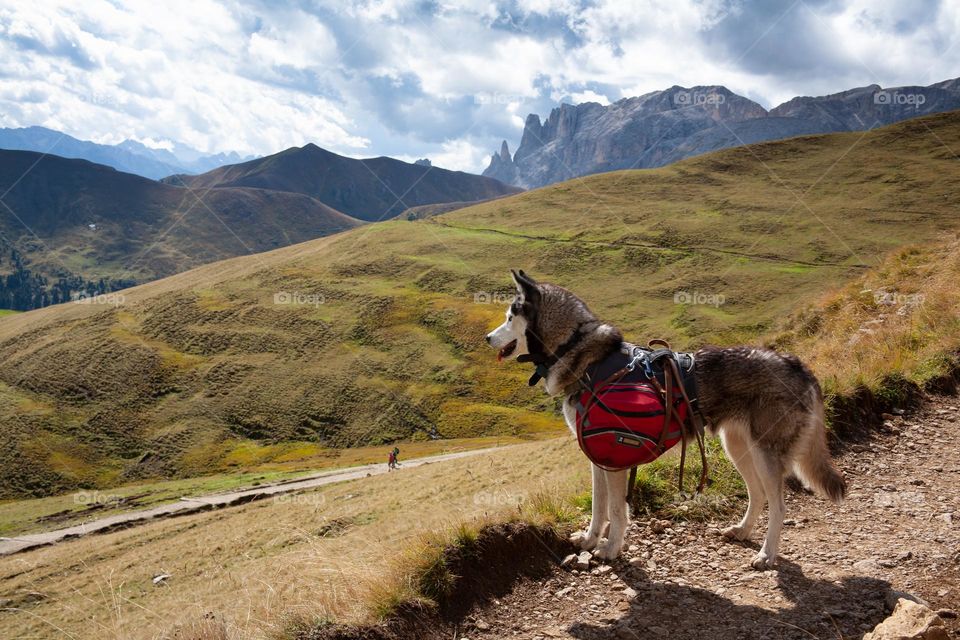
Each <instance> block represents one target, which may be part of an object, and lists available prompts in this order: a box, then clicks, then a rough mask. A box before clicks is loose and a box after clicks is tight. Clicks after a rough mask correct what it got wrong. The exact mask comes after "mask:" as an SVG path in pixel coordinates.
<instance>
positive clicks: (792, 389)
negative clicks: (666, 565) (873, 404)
mask: <svg viewBox="0 0 960 640" xmlns="http://www.w3.org/2000/svg"><path fill="white" fill-rule="evenodd" d="M511 273H512V275H513V280H514V282H515V283H516V286H517V296H516V298H515V299H514V301H513V302H512V303H511V305H510V307H509V308H508V309H507V314H506V315H507V317H506V321H505V322H504V323H503V324H502V325H500V326H499V327H497V328H496V329H494V330H493V331H492V332H490V333H489V334H488V335H487V342H488V343H489V344H490V346H492V347H493V348H495V349H498V351H499V352H498V356H497V357H498V359H504V358H512V359H516V358H517V357H520V356H524V355H526V356H527V357H526V358H522V359H523V360H527V361H535V362H536V361H539V362H546V365H544V366H543V367H541V368H540V369H539V372H540V373H541V374H542V376H543V380H544V386H545V389H546V392H547V393H548V394H549V395H551V396H556V395H561V394H562V395H563V397H564V402H563V415H564V418H565V420H566V422H567V426H569V427H570V429H571V430H573V431H575V430H576V410H575V408H574V403H575V401H576V397H577V395H578V394H579V393H580V392H581V387H580V385H579V381H580V379H581V378H582V377H583V376H584V373H585V372H586V371H587V369H588V368H589V367H590V366H591V365H592V364H594V363H597V362H601V361H602V360H604V359H605V358H606V357H607V356H609V355H610V354H611V353H612V352H613V351H615V350H619V349H620V348H621V344H622V342H623V336H622V335H621V333H620V331H619V330H618V329H617V328H616V327H614V326H613V325H610V324H606V323H604V322H601V321H600V320H598V319H597V317H596V316H594V315H593V313H592V312H591V311H590V309H588V308H587V305H586V304H585V303H584V302H583V301H582V300H580V299H579V298H578V297H577V296H575V295H574V294H573V293H571V292H570V291H567V290H566V289H564V288H562V287H558V286H556V285H552V284H546V283H538V282H535V281H534V280H533V279H532V278H531V277H530V276H528V275H527V274H525V273H524V272H523V271H519V272H517V271H513V272H511ZM694 358H695V364H694V378H695V380H696V386H697V389H698V394H699V404H700V409H701V412H702V414H703V416H704V418H705V420H706V422H707V424H708V428H709V429H710V432H711V433H713V434H714V435H716V434H719V435H720V439H721V442H722V443H723V448H724V450H725V451H726V453H727V457H728V458H729V459H730V460H731V461H732V462H733V464H734V465H735V466H736V468H737V471H739V472H740V475H741V476H743V479H744V482H745V483H746V485H747V492H748V495H749V505H748V506H747V512H746V514H744V516H743V518H742V519H741V520H740V522H739V523H737V524H736V525H733V526H731V527H727V528H726V529H724V530H723V535H724V536H725V537H727V538H729V539H732V540H746V539H748V538H749V537H750V535H751V533H752V532H753V528H754V525H755V524H756V522H757V517H758V516H759V515H760V511H761V509H762V508H763V505H764V502H766V503H767V504H768V505H769V508H770V517H769V525H768V528H767V535H766V539H765V540H764V542H763V547H762V548H761V549H760V552H759V553H758V554H757V555H756V557H755V558H754V559H753V562H752V563H751V564H752V565H753V567H754V568H756V569H760V570H763V569H768V568H770V567H772V566H773V565H774V563H775V562H776V559H777V547H778V544H779V541H780V530H781V528H782V526H783V517H784V507H785V505H784V500H783V481H784V478H785V477H786V476H787V475H788V474H790V473H792V474H794V475H796V476H797V477H798V478H799V479H800V481H801V482H802V483H803V484H804V485H805V486H806V487H808V488H812V489H815V490H817V491H819V492H820V493H821V494H823V495H825V496H826V497H828V498H830V499H831V500H833V501H834V502H840V501H841V500H842V499H843V497H844V495H845V494H846V484H845V482H844V479H843V476H842V475H840V472H839V471H837V469H836V467H834V465H833V463H832V462H831V460H830V453H829V451H828V450H827V441H826V431H825V428H824V419H823V397H822V395H821V392H820V385H819V383H818V382H817V379H816V378H815V377H814V375H813V374H812V373H811V372H810V370H809V369H807V367H806V366H804V365H803V363H801V362H800V360H798V359H797V358H796V357H794V356H792V355H785V354H780V353H777V352H775V351H770V350H768V349H760V348H750V347H730V348H717V347H707V348H704V349H700V350H699V351H697V352H696V353H695V354H694ZM592 475H593V513H592V518H591V521H590V526H589V528H588V529H587V530H586V531H581V532H578V533H576V534H574V536H573V538H572V541H573V542H574V543H575V544H578V545H579V546H580V548H581V549H583V550H591V551H594V553H595V555H597V556H599V557H600V558H602V559H606V560H612V559H613V558H616V557H617V556H618V555H619V553H620V551H621V549H622V547H623V538H624V533H625V532H626V528H627V520H628V518H629V513H628V506H627V504H626V496H627V476H628V471H605V470H603V469H601V468H600V467H597V466H596V465H594V466H593V470H592ZM604 534H605V535H606V538H602V537H601V536H603V535H604Z"/></svg>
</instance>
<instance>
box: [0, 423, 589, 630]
mask: <svg viewBox="0 0 960 640" xmlns="http://www.w3.org/2000/svg"><path fill="white" fill-rule="evenodd" d="M587 477H588V466H587V463H586V461H585V460H583V459H582V457H580V454H579V453H578V451H577V448H576V444H575V443H574V442H573V441H572V439H570V438H561V439H553V440H548V441H544V442H538V443H531V444H522V445H518V446H515V447H509V448H505V449H503V450H501V451H499V452H497V453H493V454H481V455H479V456H476V457H473V458H470V459H468V460H459V461H450V462H441V463H435V464H429V465H426V466H424V467H419V468H416V469H410V470H403V471H401V472H399V473H392V474H389V475H384V476H375V477H371V478H367V479H364V480H362V481H358V482H347V483H344V484H340V485H335V486H332V487H329V488H326V489H322V490H318V491H313V492H307V493H303V494H297V495H292V496H284V497H278V498H276V499H274V500H268V501H263V502H256V503H251V504H248V505H244V506H241V507H235V508H230V509H226V510H223V511H217V512H213V513H204V514H197V515H193V516H186V517H183V518H177V519H171V520H165V521H159V522H156V523H152V524H149V525H145V526H143V527H138V528H134V529H130V530H127V531H120V532H115V533H111V534H106V535H102V536H91V537H89V538H82V539H79V540H76V541H72V542H67V543H64V544H61V545H59V546H55V547H51V548H47V549H41V550H38V551H35V552H31V553H27V554H23V555H19V556H11V557H6V558H2V559H0V584H2V585H3V588H2V593H0V598H2V599H3V600H5V601H6V604H5V607H7V611H4V612H2V613H0V625H2V626H3V628H4V630H5V631H4V632H5V633H8V634H10V637H17V638H20V637H36V638H40V637H77V638H89V637H97V638H103V639H114V638H116V639H118V640H119V639H121V638H123V639H141V638H144V639H145V638H157V637H164V635H165V634H170V633H172V632H173V631H174V630H175V629H177V628H185V629H186V628H189V629H190V633H191V634H194V633H199V632H198V631H196V629H197V627H196V625H198V624H201V625H206V626H208V627H209V628H210V629H214V630H219V625H220V624H221V623H222V625H223V626H224V627H225V628H226V630H227V632H228V633H229V637H234V638H267V637H271V635H273V636H275V635H276V634H278V633H282V632H283V630H284V628H285V626H286V625H287V624H289V622H290V621H291V620H294V619H317V618H323V617H335V618H337V619H341V620H343V619H345V620H351V619H359V618H362V617H364V616H366V615H368V608H367V604H368V602H369V597H370V593H371V587H372V586H373V585H376V584H378V583H382V582H383V581H384V579H385V578H386V577H387V576H388V575H389V570H388V567H389V566H390V565H391V563H390V560H391V559H392V558H396V557H399V556H400V555H401V554H402V553H403V552H404V550H405V549H406V548H408V546H409V545H410V544H413V543H414V541H416V540H417V539H418V538H419V536H421V535H422V534H423V533H424V532H427V531H435V530H445V529H448V528H450V527H453V526H455V525H457V524H458V523H460V522H463V521H467V520H472V519H474V518H481V517H484V516H485V515H487V516H491V515H493V514H498V515H499V516H502V515H503V514H504V513H506V512H515V511H516V509H517V504H518V503H519V502H521V501H523V500H525V499H528V498H529V497H530V496H532V495H534V494H535V493H537V492H541V491H545V492H554V493H561V494H570V493H572V492H573V491H574V490H575V489H579V488H582V487H583V486H584V484H585V483H586V482H587ZM162 573H168V574H171V575H172V577H171V578H170V579H168V580H167V581H166V582H165V583H163V584H161V585H159V586H154V585H153V584H152V578H153V576H155V575H158V574H162ZM204 620H207V621H208V622H206V623H203V621H204ZM218 632H219V631H218ZM187 637H190V635H189V634H188V636H187ZM200 637H202V636H200ZM214 637H215V636H214Z"/></svg>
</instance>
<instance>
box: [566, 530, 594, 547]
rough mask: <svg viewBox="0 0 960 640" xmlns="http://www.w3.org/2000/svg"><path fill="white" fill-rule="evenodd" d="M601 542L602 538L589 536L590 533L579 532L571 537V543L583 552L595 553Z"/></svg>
mask: <svg viewBox="0 0 960 640" xmlns="http://www.w3.org/2000/svg"><path fill="white" fill-rule="evenodd" d="M599 541H600V536H596V535H589V532H588V531H577V532H576V533H574V534H573V535H571V536H570V542H571V543H572V544H574V545H576V546H577V547H579V548H580V550H581V551H593V549H594V547H596V546H597V542H599Z"/></svg>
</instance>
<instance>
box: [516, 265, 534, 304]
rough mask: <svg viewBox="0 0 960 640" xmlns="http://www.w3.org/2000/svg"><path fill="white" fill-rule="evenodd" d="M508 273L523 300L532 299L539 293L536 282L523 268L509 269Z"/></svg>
mask: <svg viewBox="0 0 960 640" xmlns="http://www.w3.org/2000/svg"><path fill="white" fill-rule="evenodd" d="M510 275H512V276H513V282H514V283H515V284H516V285H517V293H518V294H519V295H521V296H523V299H524V300H534V299H535V298H537V297H538V296H539V295H540V290H539V289H538V288H537V282H536V281H535V280H534V279H533V278H531V277H530V276H528V275H527V274H526V273H524V272H523V269H520V270H519V271H516V270H514V269H511V270H510Z"/></svg>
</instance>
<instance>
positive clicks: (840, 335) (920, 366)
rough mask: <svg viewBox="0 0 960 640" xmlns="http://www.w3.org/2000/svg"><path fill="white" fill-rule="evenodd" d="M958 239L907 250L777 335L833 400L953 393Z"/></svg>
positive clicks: (959, 322)
mask: <svg viewBox="0 0 960 640" xmlns="http://www.w3.org/2000/svg"><path fill="white" fill-rule="evenodd" d="M958 281H960V241H958V240H957V238H956V236H954V237H952V238H950V239H949V240H946V241H942V242H936V243H925V244H922V245H909V246H907V247H904V248H902V249H900V250H898V251H895V252H894V253H893V254H892V255H890V256H889V257H888V258H887V259H886V260H884V262H883V263H882V264H881V265H880V266H879V267H878V268H876V269H872V270H870V271H869V272H868V273H866V274H864V275H863V276H862V277H860V278H857V279H856V280H854V281H853V282H851V283H850V284H848V285H847V286H845V287H843V288H841V289H839V290H838V291H835V292H832V293H831V294H829V295H827V296H825V297H824V299H823V300H821V301H819V302H818V304H816V305H814V306H812V307H811V308H809V309H805V310H804V311H803V312H801V313H799V314H797V315H796V316H795V317H794V318H793V319H792V320H791V322H789V323H788V324H787V325H786V327H785V328H784V330H783V331H781V332H780V333H778V334H776V335H775V336H773V338H772V342H773V344H774V345H776V346H779V347H782V348H787V349H791V350H793V351H796V352H798V353H802V354H804V356H805V357H806V358H807V360H808V361H809V362H810V364H811V366H813V367H814V369H816V370H817V371H818V372H820V375H821V381H822V382H823V385H824V389H825V390H826V392H827V395H828V399H829V397H830V396H851V395H853V394H855V393H857V391H858V390H859V389H869V390H870V391H871V392H873V393H874V394H876V395H878V396H881V398H882V399H883V400H886V401H888V402H891V403H895V404H899V405H900V406H903V403H904V401H905V400H906V399H907V397H906V395H905V392H908V391H909V389H910V388H911V387H912V388H922V389H926V390H934V391H948V392H950V391H954V390H955V383H954V377H955V376H954V374H955V372H956V369H957V366H958V362H960V360H958V356H960V288H958V286H957V282H958Z"/></svg>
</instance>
